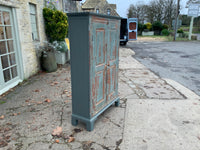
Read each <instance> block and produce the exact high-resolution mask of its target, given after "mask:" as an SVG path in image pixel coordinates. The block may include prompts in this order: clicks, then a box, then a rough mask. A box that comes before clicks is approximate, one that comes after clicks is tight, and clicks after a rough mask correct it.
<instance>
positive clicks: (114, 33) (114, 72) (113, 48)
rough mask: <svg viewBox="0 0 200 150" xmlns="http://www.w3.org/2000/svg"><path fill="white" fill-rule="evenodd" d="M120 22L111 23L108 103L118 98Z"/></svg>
mask: <svg viewBox="0 0 200 150" xmlns="http://www.w3.org/2000/svg"><path fill="white" fill-rule="evenodd" d="M118 25H119V22H118V21H110V22H109V39H108V43H109V44H108V51H107V101H108V103H109V102H110V101H112V100H114V99H115V98H117V96H118V65H119V64H118V62H119V27H118Z"/></svg>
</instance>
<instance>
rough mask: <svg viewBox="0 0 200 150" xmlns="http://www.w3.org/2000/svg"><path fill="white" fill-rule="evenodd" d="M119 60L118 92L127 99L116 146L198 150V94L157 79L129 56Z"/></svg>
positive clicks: (137, 149)
mask: <svg viewBox="0 0 200 150" xmlns="http://www.w3.org/2000/svg"><path fill="white" fill-rule="evenodd" d="M123 51H129V49H123ZM129 52H130V53H131V51H129ZM126 53H128V52H126ZM121 56H122V55H121ZM120 60H121V61H120V69H121V72H120V73H124V74H123V76H122V75H121V76H120V80H121V81H123V82H120V85H121V88H120V91H123V96H125V97H126V100H127V102H126V105H127V107H126V113H125V127H124V134H123V141H122V144H121V145H120V149H121V150H199V148H200V119H199V118H200V98H199V96H197V95H196V94H195V93H193V92H192V91H190V90H189V89H187V88H185V87H183V86H182V85H180V84H179V83H176V82H175V81H173V80H170V79H160V78H159V77H157V76H156V75H155V74H153V73H152V72H150V71H149V70H148V69H147V68H146V67H145V66H143V65H141V64H140V63H139V62H137V61H136V60H134V59H132V58H131V56H130V55H127V56H125V55H124V56H123V57H121V58H120ZM127 62H128V63H127ZM125 86H126V88H125V89H124V90H123V87H125ZM137 90H138V91H140V92H138V91H137ZM138 94H140V95H138ZM145 94H146V95H145ZM137 96H138V97H137Z"/></svg>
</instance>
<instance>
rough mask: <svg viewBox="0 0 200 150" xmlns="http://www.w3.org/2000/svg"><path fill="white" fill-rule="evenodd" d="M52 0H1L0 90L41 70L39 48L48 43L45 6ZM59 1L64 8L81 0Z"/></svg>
mask: <svg viewBox="0 0 200 150" xmlns="http://www.w3.org/2000/svg"><path fill="white" fill-rule="evenodd" d="M48 1H50V0H0V94H2V93H4V92H5V91H7V90H9V89H10V88H12V87H14V86H16V85H17V84H18V83H19V82H21V81H23V80H24V79H27V78H29V77H30V76H32V75H34V74H35V73H37V72H38V71H39V69H40V65H39V62H38V60H39V59H38V52H39V51H40V49H41V47H42V46H44V45H45V43H47V40H46V35H45V30H44V20H43V14H42V11H43V8H44V7H45V6H46V5H47V4H48ZM51 1H55V4H56V7H57V8H58V9H59V10H63V11H64V12H73V11H77V5H78V3H79V2H76V1H72V0H51Z"/></svg>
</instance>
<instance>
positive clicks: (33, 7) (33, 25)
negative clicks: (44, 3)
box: [29, 3, 40, 41]
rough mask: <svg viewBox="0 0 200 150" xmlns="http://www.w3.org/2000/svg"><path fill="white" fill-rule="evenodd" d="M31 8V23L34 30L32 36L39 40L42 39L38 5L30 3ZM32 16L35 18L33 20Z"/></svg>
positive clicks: (33, 38) (34, 39)
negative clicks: (40, 37)
mask: <svg viewBox="0 0 200 150" xmlns="http://www.w3.org/2000/svg"><path fill="white" fill-rule="evenodd" d="M31 7H32V8H31ZM29 9H30V24H31V31H32V33H31V37H32V40H33V41H39V40H40V39H39V32H38V21H37V5H36V4H33V3H29ZM32 9H34V10H32ZM32 18H33V19H34V20H32ZM33 21H34V22H33Z"/></svg>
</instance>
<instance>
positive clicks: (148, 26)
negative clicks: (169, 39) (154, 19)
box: [146, 22, 152, 30]
mask: <svg viewBox="0 0 200 150" xmlns="http://www.w3.org/2000/svg"><path fill="white" fill-rule="evenodd" d="M146 26H147V29H149V30H151V28H152V24H151V23H150V22H147V23H146Z"/></svg>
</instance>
